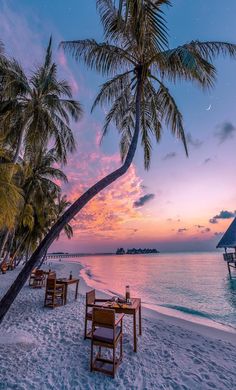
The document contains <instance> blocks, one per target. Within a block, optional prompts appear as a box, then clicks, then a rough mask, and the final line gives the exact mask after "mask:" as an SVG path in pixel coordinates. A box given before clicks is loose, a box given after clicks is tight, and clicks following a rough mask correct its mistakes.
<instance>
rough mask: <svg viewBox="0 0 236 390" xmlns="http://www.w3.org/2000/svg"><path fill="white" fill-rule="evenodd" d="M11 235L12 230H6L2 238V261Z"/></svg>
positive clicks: (0, 248) (0, 254)
mask: <svg viewBox="0 0 236 390" xmlns="http://www.w3.org/2000/svg"><path fill="white" fill-rule="evenodd" d="M9 234H10V230H6V231H5V233H4V235H3V237H2V243H1V247H0V259H1V258H2V257H3V255H4V250H5V246H6V243H7V240H8V237H9Z"/></svg>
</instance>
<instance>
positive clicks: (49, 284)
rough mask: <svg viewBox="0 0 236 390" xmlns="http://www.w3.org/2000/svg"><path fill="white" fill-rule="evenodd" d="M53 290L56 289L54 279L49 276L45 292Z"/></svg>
mask: <svg viewBox="0 0 236 390" xmlns="http://www.w3.org/2000/svg"><path fill="white" fill-rule="evenodd" d="M55 288H56V278H54V277H50V276H49V277H48V278H47V285H46V289H47V290H55Z"/></svg>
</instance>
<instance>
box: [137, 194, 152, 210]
mask: <svg viewBox="0 0 236 390" xmlns="http://www.w3.org/2000/svg"><path fill="white" fill-rule="evenodd" d="M154 197H155V195H154V194H146V195H144V196H141V197H140V198H139V199H138V200H136V201H135V202H134V204H133V207H134V208H137V207H142V206H144V205H145V203H147V202H149V201H150V200H152V199H153V198H154Z"/></svg>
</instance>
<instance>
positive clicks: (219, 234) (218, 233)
mask: <svg viewBox="0 0 236 390" xmlns="http://www.w3.org/2000/svg"><path fill="white" fill-rule="evenodd" d="M223 234H224V233H223V232H215V233H214V236H222V235H223Z"/></svg>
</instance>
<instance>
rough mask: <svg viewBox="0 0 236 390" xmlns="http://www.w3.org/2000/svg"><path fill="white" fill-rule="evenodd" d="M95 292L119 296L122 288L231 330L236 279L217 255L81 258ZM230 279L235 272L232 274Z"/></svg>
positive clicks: (235, 322) (235, 311)
mask: <svg viewBox="0 0 236 390" xmlns="http://www.w3.org/2000/svg"><path fill="white" fill-rule="evenodd" d="M78 260H79V262H80V263H81V264H82V265H83V266H85V269H84V270H83V271H82V272H83V276H84V277H85V278H86V279H87V282H88V283H89V284H90V285H91V286H92V287H95V288H98V289H103V290H105V291H108V292H112V294H114V293H118V294H121V295H124V293H125V285H126V284H129V285H130V286H131V294H132V295H133V296H138V297H141V298H142V301H143V303H147V304H149V305H161V306H162V307H163V306H164V307H169V308H170V307H172V308H175V310H178V311H179V312H186V313H191V314H192V315H195V316H202V317H205V318H210V319H212V320H214V321H217V322H219V323H223V324H228V325H231V326H234V327H236V279H235V280H229V277H228V270H227V267H226V264H225V262H224V261H223V258H222V254H221V253H216V252H204V253H192V252H191V253H171V254H158V255H123V256H116V255H113V256H92V257H86V258H85V257H84V258H83V257H82V258H79V259H77V261H78ZM235 276H236V272H235Z"/></svg>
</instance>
